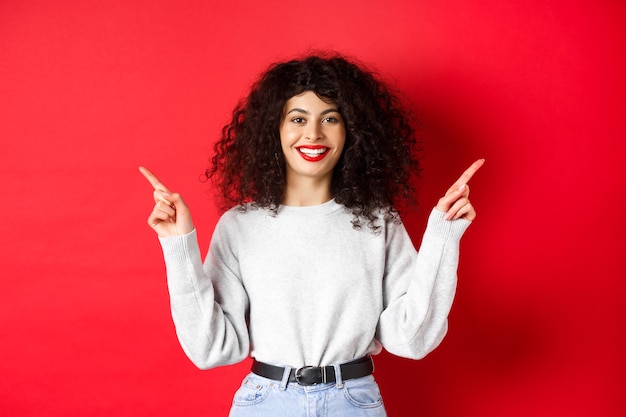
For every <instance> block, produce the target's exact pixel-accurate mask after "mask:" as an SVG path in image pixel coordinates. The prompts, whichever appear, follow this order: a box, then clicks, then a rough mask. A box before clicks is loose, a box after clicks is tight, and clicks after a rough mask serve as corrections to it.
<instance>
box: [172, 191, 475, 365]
mask: <svg viewBox="0 0 626 417" xmlns="http://www.w3.org/2000/svg"><path fill="white" fill-rule="evenodd" d="M443 217H444V213H442V212H440V211H438V210H436V209H433V211H432V213H431V214H430V217H429V220H428V225H427V228H426V231H425V233H424V236H423V240H422V245H421V248H420V250H419V252H417V251H416V250H415V248H414V246H413V244H412V242H411V239H410V238H409V235H408V234H407V232H406V230H405V228H404V226H403V225H402V224H398V223H393V222H388V223H385V222H384V221H383V220H382V218H381V220H380V222H379V224H380V225H381V226H382V227H381V232H380V233H378V234H374V233H372V232H371V231H370V229H368V228H367V227H365V226H364V227H362V228H361V229H360V230H355V229H354V228H353V227H352V223H351V222H350V220H351V219H352V215H351V214H350V213H348V212H347V211H346V209H345V207H344V206H342V205H340V204H337V203H336V202H335V201H334V200H331V201H329V202H327V203H325V204H322V205H318V206H307V207H292V206H281V207H280V208H279V211H278V214H277V215H273V214H272V213H271V212H269V211H267V210H263V209H249V210H248V211H246V212H241V211H239V210H237V209H236V208H235V209H231V210H230V211H228V212H226V213H225V214H224V215H223V216H222V217H221V218H220V220H219V221H218V223H217V225H216V227H215V231H214V234H213V237H212V240H211V245H210V247H209V252H208V255H207V257H206V259H205V261H204V263H203V262H202V259H201V255H200V250H199V247H198V243H197V237H196V232H195V230H194V231H193V232H191V233H189V234H188V235H185V236H179V237H169V238H161V239H160V241H161V245H162V248H163V253H164V257H165V264H166V268H167V279H168V287H169V292H170V299H171V309H172V317H173V320H174V324H175V327H176V332H177V335H178V339H179V341H180V344H181V346H182V348H183V350H184V351H185V353H186V354H187V356H189V358H190V359H191V361H192V362H193V363H194V364H195V365H196V366H198V367H199V368H202V369H207V368H212V367H216V366H221V365H227V364H232V363H236V362H239V361H241V360H243V359H245V358H246V357H247V356H248V355H251V356H252V357H254V358H256V359H257V360H259V361H262V362H266V363H270V364H273V365H279V366H291V367H300V366H305V365H308V366H320V365H329V364H334V363H341V362H345V361H349V360H351V359H354V358H358V357H362V356H365V355H367V354H377V353H380V351H381V349H382V348H385V349H386V350H387V351H389V352H391V353H393V354H395V355H398V356H403V357H407V358H414V359H419V358H422V357H424V356H425V355H426V354H428V353H429V352H430V351H432V350H433V349H434V348H436V347H437V345H438V344H439V343H440V342H441V340H442V338H443V337H444V335H445V333H446V331H447V317H448V313H449V312H450V308H451V305H452V300H453V298H454V293H455V290H456V281H457V276H456V271H457V265H458V257H459V241H460V239H461V236H462V234H463V232H464V231H465V230H466V228H467V227H468V226H469V224H470V222H469V221H466V220H463V219H459V220H454V221H447V220H444V219H443Z"/></svg>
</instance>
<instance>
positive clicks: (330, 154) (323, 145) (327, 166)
mask: <svg viewBox="0 0 626 417" xmlns="http://www.w3.org/2000/svg"><path fill="white" fill-rule="evenodd" d="M345 142H346V128H345V125H344V122H343V118H342V117H341V114H339V111H338V109H337V105H336V104H335V103H333V102H326V101H324V100H322V99H321V98H320V97H318V96H317V95H316V94H315V93H313V92H312V91H306V92H304V93H302V94H299V95H297V96H294V97H292V98H291V99H289V100H288V101H287V103H285V106H284V108H283V120H282V122H281V124H280V143H281V147H282V150H283V155H284V157H285V162H286V165H287V171H286V176H287V177H286V178H287V187H286V189H285V194H284V196H283V204H285V205H288V206H310V205H316V204H322V203H324V202H326V201H329V200H330V199H331V198H332V195H331V194H330V186H331V181H332V175H333V169H334V168H335V166H336V165H337V161H339V158H340V157H341V153H342V151H343V147H344V144H345ZM307 149H309V152H308V153H309V154H310V155H316V156H307V153H304V151H306V150H307ZM315 150H317V152H314V151H315ZM311 152H314V153H312V154H311ZM318 153H319V155H317V154H318Z"/></svg>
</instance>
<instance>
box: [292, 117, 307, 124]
mask: <svg viewBox="0 0 626 417" xmlns="http://www.w3.org/2000/svg"><path fill="white" fill-rule="evenodd" d="M291 122H292V123H295V124H302V123H304V122H305V120H304V117H293V118H292V119H291Z"/></svg>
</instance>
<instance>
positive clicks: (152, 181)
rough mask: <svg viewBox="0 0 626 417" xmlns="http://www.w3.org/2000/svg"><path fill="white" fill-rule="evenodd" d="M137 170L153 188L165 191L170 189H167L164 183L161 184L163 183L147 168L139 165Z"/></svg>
mask: <svg viewBox="0 0 626 417" xmlns="http://www.w3.org/2000/svg"><path fill="white" fill-rule="evenodd" d="M139 172H141V173H142V174H143V176H144V177H146V179H147V180H148V181H149V182H150V184H151V185H152V186H153V187H154V189H155V190H159V191H166V192H169V191H170V190H168V189H167V187H166V186H165V185H163V183H162V182H161V181H160V180H159V179H158V178H157V177H156V175H154V174H153V173H152V172H150V170H149V169H148V168H146V167H139Z"/></svg>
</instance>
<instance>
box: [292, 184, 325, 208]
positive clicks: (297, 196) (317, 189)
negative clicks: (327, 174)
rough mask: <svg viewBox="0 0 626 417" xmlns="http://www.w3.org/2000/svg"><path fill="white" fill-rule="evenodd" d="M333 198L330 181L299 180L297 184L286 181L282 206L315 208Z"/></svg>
mask: <svg viewBox="0 0 626 417" xmlns="http://www.w3.org/2000/svg"><path fill="white" fill-rule="evenodd" d="M332 198H333V196H332V194H331V192H330V180H328V181H321V182H320V181H316V180H314V179H311V180H310V181H306V180H300V181H298V182H297V183H294V182H293V181H289V180H288V181H287V186H286V187H285V194H284V197H283V204H284V205H286V206H316V205H320V204H324V203H326V202H328V201H330V200H331V199H332Z"/></svg>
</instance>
